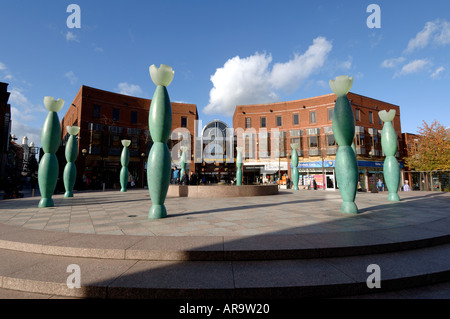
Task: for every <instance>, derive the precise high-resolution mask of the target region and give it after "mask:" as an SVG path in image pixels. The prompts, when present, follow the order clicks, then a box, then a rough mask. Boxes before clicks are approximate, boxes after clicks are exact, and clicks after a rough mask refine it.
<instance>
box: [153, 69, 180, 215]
mask: <svg viewBox="0 0 450 319" xmlns="http://www.w3.org/2000/svg"><path fill="white" fill-rule="evenodd" d="M150 76H151V78H152V81H153V83H154V84H155V85H156V90H155V93H154V95H153V99H152V103H151V104H150V112H149V115H148V127H149V130H150V135H151V137H152V140H153V146H152V149H151V150H150V153H149V155H148V166H147V180H148V189H149V193H150V199H151V201H152V205H151V207H150V211H149V214H148V218H150V219H159V218H164V217H166V216H167V210H166V207H165V206H164V202H165V200H166V196H167V191H168V190H169V183H170V171H171V156H170V152H169V148H168V146H167V141H168V140H169V136H170V132H171V130H172V106H171V104H170V99H169V94H168V93H167V89H166V87H167V86H169V84H170V83H171V82H172V80H173V76H174V71H173V70H172V68H171V67H170V66H168V65H164V64H161V66H160V68H159V69H158V68H157V67H156V66H155V65H152V66H150Z"/></svg>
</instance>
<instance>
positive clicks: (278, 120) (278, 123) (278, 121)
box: [277, 116, 282, 126]
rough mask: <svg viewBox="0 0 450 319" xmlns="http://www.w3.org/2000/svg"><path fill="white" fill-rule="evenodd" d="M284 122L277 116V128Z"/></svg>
mask: <svg viewBox="0 0 450 319" xmlns="http://www.w3.org/2000/svg"><path fill="white" fill-rule="evenodd" d="M281 125H282V122H281V116H277V126H281Z"/></svg>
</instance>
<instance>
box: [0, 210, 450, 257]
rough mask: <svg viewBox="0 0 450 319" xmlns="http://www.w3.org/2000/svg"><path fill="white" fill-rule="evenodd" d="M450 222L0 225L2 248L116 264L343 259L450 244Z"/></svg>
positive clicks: (442, 220)
mask: <svg viewBox="0 0 450 319" xmlns="http://www.w3.org/2000/svg"><path fill="white" fill-rule="evenodd" d="M449 229H450V218H445V219H441V220H437V221H432V222H428V223H422V224H419V225H410V226H402V227H394V228H386V229H378V230H368V231H340V232H328V233H313V234H292V235H272V234H271V235H257V236H252V237H232V236H186V237H183V236H135V235H130V236H126V235H97V234H82V233H68V232H52V231H42V230H34V229H26V228H23V227H17V226H10V225H5V224H1V223H0V248H1V249H9V250H15V251H19V252H30V253H38V254H45V255H55V256H68V257H90V258H99V259H118V260H150V261H151V260H155V261H182V260H192V261H194V260H197V261H245V260H282V259H308V258H325V257H344V256H355V255H367V254H379V253H387V252H395V251H402V250H408V249H418V248H423V247H430V246H434V245H440V244H447V243H450V233H449V231H448V230H449Z"/></svg>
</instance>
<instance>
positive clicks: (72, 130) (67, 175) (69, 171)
mask: <svg viewBox="0 0 450 319" xmlns="http://www.w3.org/2000/svg"><path fill="white" fill-rule="evenodd" d="M67 132H68V133H69V135H70V136H69V140H68V141H67V144H66V152H65V154H66V160H67V164H66V166H65V167H64V175H63V179H64V187H65V189H66V192H65V193H64V197H65V198H68V197H73V187H74V185H75V180H76V178H77V167H76V165H75V160H76V159H77V156H78V141H77V137H76V135H77V134H78V133H79V132H80V127H78V126H67Z"/></svg>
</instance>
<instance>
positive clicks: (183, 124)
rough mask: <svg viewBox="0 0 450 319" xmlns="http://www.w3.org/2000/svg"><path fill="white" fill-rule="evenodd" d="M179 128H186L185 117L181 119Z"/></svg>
mask: <svg viewBox="0 0 450 319" xmlns="http://www.w3.org/2000/svg"><path fill="white" fill-rule="evenodd" d="M181 127H187V117H186V116H182V117H181Z"/></svg>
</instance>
